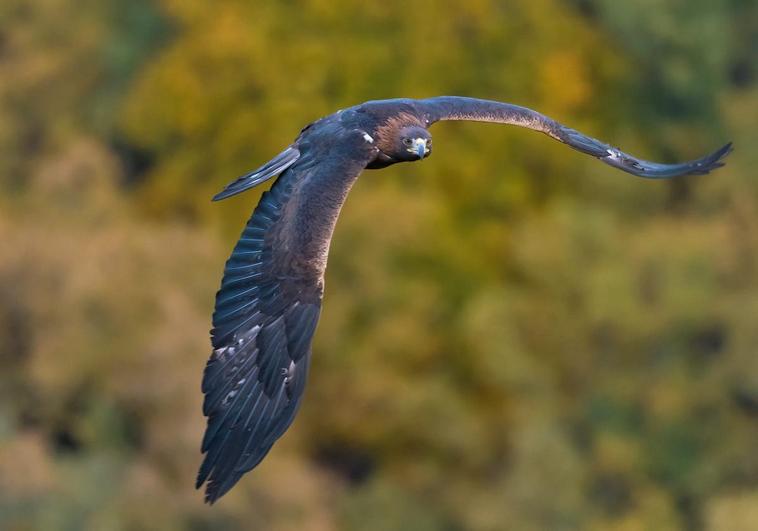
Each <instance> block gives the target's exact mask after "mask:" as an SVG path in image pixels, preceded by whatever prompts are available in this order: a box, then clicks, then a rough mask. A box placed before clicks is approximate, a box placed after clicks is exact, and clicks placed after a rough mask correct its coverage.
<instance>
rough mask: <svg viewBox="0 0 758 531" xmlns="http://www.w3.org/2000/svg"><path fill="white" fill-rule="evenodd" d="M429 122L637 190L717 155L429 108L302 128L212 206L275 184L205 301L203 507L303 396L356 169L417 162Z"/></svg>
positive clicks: (399, 106) (365, 113) (257, 457)
mask: <svg viewBox="0 0 758 531" xmlns="http://www.w3.org/2000/svg"><path fill="white" fill-rule="evenodd" d="M440 120H473V121H479V122H496V123H503V124H511V125H518V126H521V127H527V128H529V129H534V130H536V131H540V132H542V133H545V134H546V135H548V136H549V137H551V138H553V139H555V140H558V141H559V142H563V143H564V144H567V145H568V146H570V147H572V148H574V149H576V150H578V151H581V152H582V153H586V154H588V155H591V156H593V157H595V158H598V159H600V160H601V161H603V162H605V163H606V164H609V165H611V166H613V167H615V168H618V169H620V170H623V171H625V172H627V173H631V174H633V175H637V176H640V177H645V178H649V179H665V178H669V177H675V176H677V175H689V174H705V173H708V172H709V171H711V170H713V169H716V168H719V167H720V166H723V164H724V163H723V162H722V160H723V158H724V157H725V156H726V155H727V154H728V153H729V151H730V150H731V144H726V145H725V146H723V147H722V148H720V149H718V150H717V151H715V152H714V153H712V154H710V155H707V156H705V157H703V158H701V159H698V160H694V161H691V162H684V163H681V164H660V163H656V162H648V161H645V160H641V159H637V158H635V157H633V156H631V155H628V154H626V153H624V152H622V151H620V150H618V149H616V148H614V147H611V146H609V145H608V144H604V143H603V142H600V141H599V140H596V139H594V138H591V137H588V136H586V135H583V134H582V133H580V132H578V131H576V130H574V129H571V128H569V127H566V126H564V125H561V124H560V123H558V122H556V121H554V120H552V119H550V118H548V117H547V116H544V115H542V114H540V113H538V112H536V111H533V110H531V109H527V108H525V107H520V106H517V105H511V104H507V103H500V102H496V101H488V100H481V99H474V98H465V97H456V96H441V97H436V98H429V99H421V100H413V99H391V100H380V101H369V102H366V103H363V104H361V105H356V106H355V107H350V108H348V109H344V110H340V111H338V112H336V113H334V114H332V115H330V116H326V117H324V118H321V119H320V120H317V121H315V122H313V123H311V124H310V125H308V126H307V127H305V128H304V129H303V130H302V131H301V132H300V134H299V135H298V137H297V138H296V139H295V141H294V142H293V143H292V144H290V145H289V146H288V147H287V148H286V149H285V150H284V151H282V152H281V153H280V154H279V155H277V156H276V157H274V158H273V159H271V160H270V161H269V162H267V163H266V164H264V165H263V166H261V167H260V168H258V169H257V170H255V171H253V172H250V173H248V174H246V175H243V176H242V177H240V178H238V179H237V180H236V181H234V182H232V183H231V184H229V185H228V186H227V187H226V188H225V189H224V190H223V191H222V192H220V193H219V194H218V195H216V196H215V197H214V198H213V199H214V200H220V199H225V198H227V197H230V196H232V195H235V194H238V193H240V192H243V191H245V190H247V189H248V188H251V187H253V186H256V185H258V184H260V183H262V182H264V181H266V180H268V179H270V178H271V177H274V176H276V175H278V176H279V178H278V179H277V180H276V182H275V183H274V185H273V186H272V187H271V189H270V190H269V191H267V192H265V193H264V194H263V195H262V197H261V199H260V202H259V203H258V206H257V207H256V208H255V211H254V212H253V215H252V217H251V218H250V221H248V222H247V225H246V226H245V229H244V230H243V232H242V236H241V237H240V239H239V241H238V242H237V245H236V246H235V247H234V250H233V251H232V255H231V257H230V258H229V260H228V261H227V262H226V266H225V268H224V277H223V280H222V282H221V288H220V289H219V291H218V293H217V295H216V307H215V311H214V312H213V329H212V330H211V343H212V346H213V352H212V354H211V356H210V359H209V361H208V364H207V366H206V368H205V372H204V375H203V382H202V390H203V393H204V394H205V400H204V403H203V413H204V415H205V416H206V417H208V425H207V428H206V431H205V435H204V437H203V442H202V452H203V453H204V454H205V458H204V460H203V463H202V465H201V466H200V471H199V473H198V476H197V484H196V486H197V487H198V488H200V486H202V485H203V484H204V483H206V482H207V485H206V492H205V500H206V501H207V502H209V503H213V502H215V501H216V500H217V499H218V498H219V497H221V496H223V495H224V494H225V493H226V492H227V491H228V490H229V489H230V488H232V487H233V486H234V485H235V484H236V483H237V481H239V479H240V478H241V477H242V475H243V474H245V473H246V472H248V471H249V470H251V469H252V468H254V467H255V466H256V465H258V463H260V462H261V460H262V459H263V458H264V457H265V456H266V454H267V453H268V451H269V450H270V449H271V447H272V445H273V444H274V443H275V442H276V440H277V439H278V438H279V437H281V436H282V434H283V433H284V432H285V431H286V430H287V428H288V427H289V426H290V424H291V423H292V420H293V419H294V417H295V414H296V413H297V410H298V406H299V405H300V400H301V398H302V396H303V390H304V388H305V381H306V378H307V374H308V364H309V363H310V356H311V339H312V338H313V334H314V332H315V330H316V324H317V323H318V318H319V314H320V312H321V299H322V295H323V292H324V270H325V269H326V260H327V255H328V253H329V244H330V240H331V238H332V231H333V230H334V225H335V223H336V222H337V217H338V216H339V213H340V209H341V208H342V204H343V203H344V201H345V198H346V197H347V194H348V192H349V191H350V188H351V187H352V185H353V183H354V182H355V180H356V179H357V178H358V175H360V173H361V172H362V171H363V170H364V169H365V168H369V169H374V168H384V167H386V166H389V165H391V164H395V163H398V162H412V161H416V160H421V159H424V158H426V157H428V156H429V154H430V153H431V152H432V137H431V135H430V134H429V130H428V128H429V126H430V125H432V124H434V123H435V122H438V121H440Z"/></svg>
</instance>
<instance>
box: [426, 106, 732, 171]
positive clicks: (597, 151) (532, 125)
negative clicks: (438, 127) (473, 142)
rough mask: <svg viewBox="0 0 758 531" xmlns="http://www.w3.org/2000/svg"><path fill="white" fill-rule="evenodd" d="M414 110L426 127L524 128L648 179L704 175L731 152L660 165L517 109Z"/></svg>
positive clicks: (721, 150)
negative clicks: (459, 123) (461, 123)
mask: <svg viewBox="0 0 758 531" xmlns="http://www.w3.org/2000/svg"><path fill="white" fill-rule="evenodd" d="M417 109H418V110H419V111H421V113H423V114H424V115H425V117H426V119H427V120H428V121H429V123H430V124H431V123H434V122H437V121H440V120H472V121H478V122H496V123H503V124H512V125H518V126H520V127H528V128H529V129H534V130H536V131H540V132H542V133H545V134H547V135H548V136H550V137H552V138H554V139H556V140H558V141H560V142H563V143H564V144H567V145H569V146H571V147H572V148H574V149H576V150H578V151H581V152H582V153H587V154H588V155H592V156H593V157H596V158H598V159H600V160H602V161H603V162H605V163H606V164H609V165H611V166H613V167H614V168H618V169H620V170H623V171H625V172H628V173H631V174H633V175H638V176H640V177H646V178H648V179H665V178H668V177H675V176H677V175H689V174H704V173H708V172H709V171H711V170H714V169H716V168H720V167H721V166H723V165H724V163H723V162H722V160H723V158H724V157H725V156H726V155H727V154H729V152H730V151H731V149H732V144H731V142H730V143H728V144H726V145H725V146H723V147H721V148H719V149H718V150H716V151H714V152H713V153H711V154H710V155H706V156H705V157H703V158H700V159H697V160H693V161H690V162H683V163H681V164H660V163H657V162H650V161H647V160H642V159H638V158H636V157H633V156H631V155H628V154H626V153H624V152H622V151H620V150H618V149H616V148H614V147H612V146H609V145H608V144H605V143H603V142H601V141H599V140H597V139H594V138H592V137H589V136H587V135H584V134H582V133H580V132H579V131H576V130H575V129H571V128H570V127H566V126H565V125H562V124H560V123H558V122H556V121H555V120H553V119H551V118H548V117H547V116H545V115H543V114H540V113H538V112H536V111H533V110H531V109H528V108H526V107H520V106H518V105H512V104H509V103H500V102H497V101H491V100H480V99H476V98H465V97H459V96H440V97H437V98H429V99H425V100H418V102H417Z"/></svg>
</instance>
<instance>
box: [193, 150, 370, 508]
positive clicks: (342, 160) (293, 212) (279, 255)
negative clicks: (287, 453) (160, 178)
mask: <svg viewBox="0 0 758 531" xmlns="http://www.w3.org/2000/svg"><path fill="white" fill-rule="evenodd" d="M353 136H354V137H357V142H356V143H355V145H357V146H359V148H361V149H358V150H356V149H353V144H350V143H349V142H345V141H344V140H342V141H340V142H338V143H336V145H334V146H331V148H330V149H331V151H329V149H327V150H326V151H324V150H321V152H320V153H318V154H315V155H314V154H313V153H311V154H310V155H307V156H301V157H300V159H299V160H298V163H297V164H296V165H293V166H291V167H290V168H289V169H287V170H286V171H285V172H284V173H283V174H282V175H280V177H279V178H278V179H277V181H276V182H275V183H274V185H273V187H272V188H271V189H270V190H269V191H268V192H265V193H264V194H263V196H262V197H261V200H260V202H259V203H258V206H257V207H256V209H255V212H254V213H253V215H252V217H251V218H250V221H248V223H247V226H246V227H245V230H244V231H243V232H242V236H241V237H240V240H239V242H237V245H236V247H235V248H234V251H233V252H232V255H231V257H230V258H229V260H228V261H227V263H226V267H225V270H224V278H223V281H222V283H221V289H220V290H219V292H218V293H217V295H216V308H215V311H214V313H213V330H212V331H211V343H212V345H213V352H212V354H211V357H210V360H209V361H208V364H207V366H206V369H205V373H204V375H203V384H202V389H203V392H204V393H205V401H204V403H203V413H204V414H205V415H206V416H207V417H208V426H207V428H206V432H205V436H204V437H203V443H202V452H203V453H204V454H205V459H204V461H203V463H202V465H201V467H200V471H199V473H198V476H197V483H196V486H197V487H198V488H199V487H200V486H201V485H202V484H203V483H205V482H206V481H207V482H208V483H207V486H206V494H205V499H206V501H208V502H210V503H213V502H214V501H216V500H217V499H218V498H219V497H221V496H222V495H223V494H224V493H226V492H227V491H228V490H229V489H230V488H231V487H232V486H234V484H235V483H237V481H239V479H240V477H242V475H243V474H244V473H245V472H247V471H249V470H251V469H252V468H253V467H255V466H256V465H257V464H258V463H260V461H261V460H262V459H263V458H264V457H265V456H266V454H267V453H268V451H269V450H270V449H271V446H272V445H273V444H274V442H275V441H276V440H277V439H278V438H279V437H281V435H282V434H283V433H284V432H285V431H286V430H287V428H288V427H289V425H290V424H291V423H292V420H293V419H294V417H295V414H296V412H297V409H298V406H299V404H300V399H301V397H302V394H303V390H304V387H305V381H306V376H307V372H308V363H309V358H310V345H311V339H312V337H313V334H314V331H315V329H316V324H317V321H318V318H319V314H320V309H321V296H322V292H323V273H324V268H325V266H326V252H327V250H328V244H329V239H330V238H331V234H332V230H333V228H334V223H335V222H336V218H337V215H338V214H339V209H340V208H341V206H342V202H343V201H344V199H345V196H346V195H347V192H348V191H349V189H350V186H351V185H352V183H353V182H354V181H355V179H356V178H357V176H358V174H359V173H360V172H361V170H362V169H363V168H364V167H365V165H366V162H367V160H368V156H369V155H370V153H368V152H366V151H365V150H363V148H362V146H361V144H365V141H364V140H363V139H361V138H360V135H353Z"/></svg>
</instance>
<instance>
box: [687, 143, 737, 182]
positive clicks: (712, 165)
mask: <svg viewBox="0 0 758 531" xmlns="http://www.w3.org/2000/svg"><path fill="white" fill-rule="evenodd" d="M732 151H734V143H733V142H727V143H726V144H724V145H723V146H721V147H720V148H718V149H717V150H716V151H714V152H713V153H711V154H710V155H706V156H705V157H703V158H702V159H700V161H699V163H698V164H697V165H696V168H695V169H694V170H693V171H692V172H691V173H693V174H696V175H705V174H707V173H710V172H712V171H713V170H717V169H719V168H721V167H723V166H725V165H726V162H724V159H725V158H726V157H727V156H728V155H729V154H730V153H731V152H732Z"/></svg>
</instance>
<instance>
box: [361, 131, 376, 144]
mask: <svg viewBox="0 0 758 531" xmlns="http://www.w3.org/2000/svg"><path fill="white" fill-rule="evenodd" d="M363 140H365V141H366V142H368V143H369V144H373V143H374V139H373V138H372V137H371V135H370V134H368V133H367V132H365V131H364V132H363Z"/></svg>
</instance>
